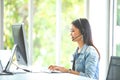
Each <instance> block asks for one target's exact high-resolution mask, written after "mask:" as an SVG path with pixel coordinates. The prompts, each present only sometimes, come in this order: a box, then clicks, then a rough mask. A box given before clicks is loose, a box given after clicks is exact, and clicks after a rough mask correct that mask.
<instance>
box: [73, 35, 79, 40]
mask: <svg viewBox="0 0 120 80" xmlns="http://www.w3.org/2000/svg"><path fill="white" fill-rule="evenodd" d="M80 36H81V35H78V36H76V37H73V39H72V41H74V40H75V39H77V38H78V37H80Z"/></svg>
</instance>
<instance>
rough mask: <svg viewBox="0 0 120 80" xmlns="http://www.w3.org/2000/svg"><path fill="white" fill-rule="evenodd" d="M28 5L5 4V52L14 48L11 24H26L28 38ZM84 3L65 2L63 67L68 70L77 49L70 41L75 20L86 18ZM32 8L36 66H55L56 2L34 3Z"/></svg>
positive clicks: (24, 1)
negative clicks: (71, 28) (70, 30)
mask: <svg viewBox="0 0 120 80" xmlns="http://www.w3.org/2000/svg"><path fill="white" fill-rule="evenodd" d="M28 1H29V0H5V1H4V48H5V49H11V48H12V47H13V37H12V29H11V26H12V24H14V23H21V22H23V23H24V24H25V30H26V34H27V33H28ZM83 1H84V0H62V14H61V19H62V22H61V26H60V27H61V31H62V34H61V35H62V42H61V64H62V65H64V66H66V67H70V58H71V56H72V54H73V52H74V50H75V45H74V43H73V42H72V41H71V38H70V32H69V29H70V24H71V21H72V20H74V19H76V18H79V17H81V16H82V17H84V4H83V3H84V2H83ZM33 4H34V7H33V17H34V18H33V21H34V22H33V54H32V55H33V64H35V63H38V64H41V65H43V66H48V65H50V64H55V60H56V50H55V44H56V38H55V37H56V0H44V1H42V0H33ZM27 37H28V34H27ZM27 40H28V39H27ZM37 61H38V62H37Z"/></svg>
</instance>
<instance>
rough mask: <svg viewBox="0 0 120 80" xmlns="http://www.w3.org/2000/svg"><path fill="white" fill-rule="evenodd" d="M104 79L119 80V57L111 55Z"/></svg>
mask: <svg viewBox="0 0 120 80" xmlns="http://www.w3.org/2000/svg"><path fill="white" fill-rule="evenodd" d="M106 80H120V57H118V56H111V59H110V64H109V68H108V73H107V77H106Z"/></svg>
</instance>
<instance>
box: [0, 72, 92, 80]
mask: <svg viewBox="0 0 120 80" xmlns="http://www.w3.org/2000/svg"><path fill="white" fill-rule="evenodd" d="M0 80H94V79H90V78H86V77H82V76H78V75H74V74H69V73H43V72H40V73H38V72H36V73H35V72H34V73H17V74H14V75H0Z"/></svg>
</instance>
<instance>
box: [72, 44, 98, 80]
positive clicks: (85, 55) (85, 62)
mask: <svg viewBox="0 0 120 80" xmlns="http://www.w3.org/2000/svg"><path fill="white" fill-rule="evenodd" d="M76 54H79V55H78V58H77V59H76V60H75V71H77V72H80V76H85V77H89V78H93V79H98V78H99V55H98V53H97V51H96V49H95V48H94V47H93V46H88V45H86V44H85V45H84V46H83V48H82V49H81V52H80V53H78V48H77V49H76V52H75V54H74V56H75V55H76Z"/></svg>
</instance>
